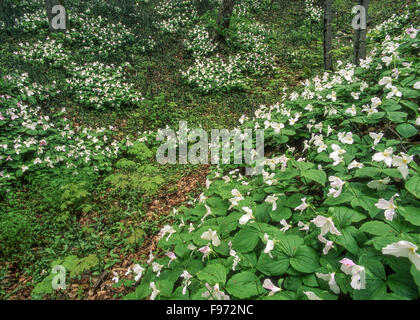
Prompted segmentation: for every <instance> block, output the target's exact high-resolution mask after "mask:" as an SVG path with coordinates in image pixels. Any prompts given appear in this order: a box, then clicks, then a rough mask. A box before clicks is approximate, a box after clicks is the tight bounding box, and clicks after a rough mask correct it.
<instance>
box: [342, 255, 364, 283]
mask: <svg viewBox="0 0 420 320" xmlns="http://www.w3.org/2000/svg"><path fill="white" fill-rule="evenodd" d="M340 263H341V271H343V272H344V273H345V274H347V275H351V283H350V285H351V287H352V288H353V289H355V290H361V289H366V271H365V268H364V267H362V266H359V265H357V264H355V263H354V262H353V261H351V260H350V259H347V258H344V259H342V260H340Z"/></svg>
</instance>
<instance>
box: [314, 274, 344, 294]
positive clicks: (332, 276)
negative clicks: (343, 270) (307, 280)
mask: <svg viewBox="0 0 420 320" xmlns="http://www.w3.org/2000/svg"><path fill="white" fill-rule="evenodd" d="M315 275H316V276H317V277H318V278H319V279H321V280H324V281H328V285H329V286H330V289H331V291H332V292H334V293H335V294H340V287H339V286H338V285H337V282H335V272H330V273H327V274H325V273H318V272H316V273H315Z"/></svg>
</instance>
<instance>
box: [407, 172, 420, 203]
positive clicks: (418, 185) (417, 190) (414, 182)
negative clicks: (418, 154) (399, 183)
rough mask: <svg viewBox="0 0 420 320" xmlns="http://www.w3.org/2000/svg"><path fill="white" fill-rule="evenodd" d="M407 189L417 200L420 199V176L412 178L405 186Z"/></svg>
mask: <svg viewBox="0 0 420 320" xmlns="http://www.w3.org/2000/svg"><path fill="white" fill-rule="evenodd" d="M405 188H406V189H407V190H408V191H409V192H410V193H411V194H412V195H414V196H415V197H416V198H418V199H420V176H418V175H416V176H413V177H411V178H410V179H409V180H408V181H407V182H406V184H405Z"/></svg>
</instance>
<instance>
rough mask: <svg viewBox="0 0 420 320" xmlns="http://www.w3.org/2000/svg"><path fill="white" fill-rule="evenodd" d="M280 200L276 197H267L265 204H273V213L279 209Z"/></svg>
mask: <svg viewBox="0 0 420 320" xmlns="http://www.w3.org/2000/svg"><path fill="white" fill-rule="evenodd" d="M278 199H279V198H278V197H276V196H275V195H270V196H267V198H266V199H265V202H268V203H271V204H272V205H273V206H272V211H274V210H276V209H277V200H278Z"/></svg>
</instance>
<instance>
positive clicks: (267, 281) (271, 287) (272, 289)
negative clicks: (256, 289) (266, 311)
mask: <svg viewBox="0 0 420 320" xmlns="http://www.w3.org/2000/svg"><path fill="white" fill-rule="evenodd" d="M263 288H264V289H267V290H270V293H269V294H268V296H272V295H273V294H275V293H276V292H279V291H281V290H282V289H281V288H279V287H276V286H275V285H274V284H273V282H271V280H270V279H265V280H264V283H263Z"/></svg>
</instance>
